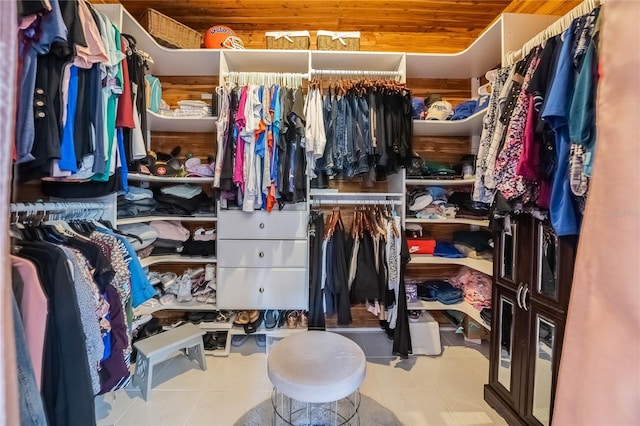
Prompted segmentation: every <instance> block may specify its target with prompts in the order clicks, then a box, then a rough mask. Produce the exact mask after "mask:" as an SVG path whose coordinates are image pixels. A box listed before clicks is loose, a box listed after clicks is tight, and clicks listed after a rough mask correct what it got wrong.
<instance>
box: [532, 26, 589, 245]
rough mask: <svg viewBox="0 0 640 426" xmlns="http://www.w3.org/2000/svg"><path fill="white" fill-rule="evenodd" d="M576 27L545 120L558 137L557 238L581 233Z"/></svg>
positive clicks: (568, 36) (568, 35)
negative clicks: (573, 137) (575, 185)
mask: <svg viewBox="0 0 640 426" xmlns="http://www.w3.org/2000/svg"><path fill="white" fill-rule="evenodd" d="M574 26H575V23H572V24H571V27H570V28H569V29H568V30H567V31H565V34H564V35H565V37H564V42H563V44H562V50H561V51H560V55H559V57H558V64H557V67H556V72H555V76H554V78H553V83H552V85H551V88H550V90H549V93H548V94H547V97H546V100H545V104H544V106H543V108H542V114H541V116H542V119H543V120H545V121H547V122H548V123H549V125H550V126H551V128H552V129H553V131H554V132H555V135H556V158H557V167H556V171H555V174H554V175H553V183H552V186H551V200H550V202H549V216H550V218H551V225H552V226H553V229H554V230H555V232H556V234H557V235H558V236H559V237H561V236H565V235H577V234H578V233H579V231H580V224H579V219H578V217H577V216H576V209H575V206H574V205H573V196H572V194H571V188H570V186H569V175H568V172H569V150H570V147H571V141H570V140H569V109H570V107H571V99H572V98H573V92H574V85H575V72H574V68H573V61H572V57H571V46H572V45H573V38H574V37H573V31H574Z"/></svg>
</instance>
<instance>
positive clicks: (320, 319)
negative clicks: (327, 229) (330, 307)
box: [308, 212, 325, 330]
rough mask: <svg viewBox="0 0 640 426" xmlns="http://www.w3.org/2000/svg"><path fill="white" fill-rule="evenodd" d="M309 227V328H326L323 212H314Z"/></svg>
mask: <svg viewBox="0 0 640 426" xmlns="http://www.w3.org/2000/svg"><path fill="white" fill-rule="evenodd" d="M309 222H310V229H309V238H310V241H309V247H311V253H310V256H309V257H310V259H311V262H310V263H309V265H310V271H309V275H310V276H311V286H310V287H309V326H308V327H309V330H324V329H325V312H324V304H323V300H324V297H323V282H324V278H325V277H324V271H325V270H324V252H323V247H324V215H323V214H322V212H319V213H316V212H312V214H311V216H310V218H309Z"/></svg>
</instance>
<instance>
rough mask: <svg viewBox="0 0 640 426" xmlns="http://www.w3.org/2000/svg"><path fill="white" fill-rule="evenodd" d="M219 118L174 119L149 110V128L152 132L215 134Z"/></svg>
mask: <svg viewBox="0 0 640 426" xmlns="http://www.w3.org/2000/svg"><path fill="white" fill-rule="evenodd" d="M217 120H218V117H211V116H207V117H174V116H170V115H162V114H156V113H155V112H152V111H149V110H147V127H148V129H149V130H151V131H152V132H180V133H205V132H215V131H216V122H217Z"/></svg>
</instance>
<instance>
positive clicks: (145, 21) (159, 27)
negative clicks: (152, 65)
mask: <svg viewBox="0 0 640 426" xmlns="http://www.w3.org/2000/svg"><path fill="white" fill-rule="evenodd" d="M140 24H141V25H142V26H143V27H144V29H146V30H147V32H148V33H149V34H151V36H152V37H153V38H155V39H156V41H157V42H158V43H159V44H161V45H163V46H165V47H171V48H178V49H199V48H200V46H201V44H202V34H200V33H199V32H198V31H196V30H193V29H191V28H189V27H187V26H186V25H183V24H181V23H180V22H178V21H176V20H175V19H172V18H169V17H168V16H166V15H163V14H162V13H160V12H158V11H157V10H153V9H147V10H145V12H144V14H143V15H142V18H141V19H140Z"/></svg>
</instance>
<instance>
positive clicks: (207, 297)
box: [196, 287, 216, 305]
mask: <svg viewBox="0 0 640 426" xmlns="http://www.w3.org/2000/svg"><path fill="white" fill-rule="evenodd" d="M196 301H197V302H198V303H207V304H209V305H215V304H216V292H215V290H213V289H211V288H209V287H207V290H206V292H204V293H201V294H198V295H197V296H196Z"/></svg>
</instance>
